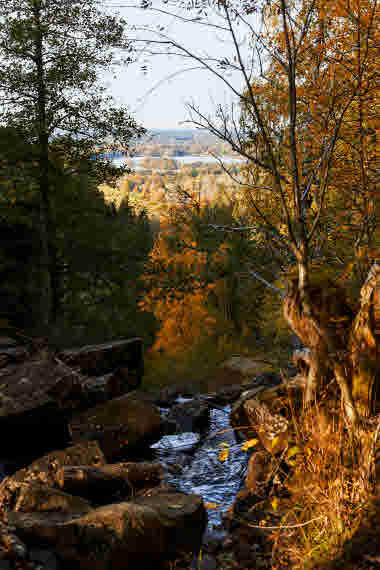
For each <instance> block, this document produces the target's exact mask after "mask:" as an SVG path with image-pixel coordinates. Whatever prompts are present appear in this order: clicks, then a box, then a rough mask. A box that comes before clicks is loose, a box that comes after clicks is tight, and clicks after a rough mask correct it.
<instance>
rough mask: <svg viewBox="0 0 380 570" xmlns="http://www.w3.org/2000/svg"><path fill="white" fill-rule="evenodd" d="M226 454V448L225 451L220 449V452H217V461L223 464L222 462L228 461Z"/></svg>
mask: <svg viewBox="0 0 380 570" xmlns="http://www.w3.org/2000/svg"><path fill="white" fill-rule="evenodd" d="M228 452H229V450H228V448H227V449H222V450H221V451H220V452H219V456H218V457H219V461H220V462H221V463H223V461H226V459H228Z"/></svg>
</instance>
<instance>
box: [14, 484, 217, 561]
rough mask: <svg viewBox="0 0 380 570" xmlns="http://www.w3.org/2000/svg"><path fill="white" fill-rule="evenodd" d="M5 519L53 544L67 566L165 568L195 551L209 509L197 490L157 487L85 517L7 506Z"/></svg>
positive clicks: (26, 537)
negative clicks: (169, 563) (169, 562)
mask: <svg viewBox="0 0 380 570" xmlns="http://www.w3.org/2000/svg"><path fill="white" fill-rule="evenodd" d="M6 519H7V523H9V524H11V525H12V526H13V527H15V528H16V532H17V535H19V536H20V537H21V538H22V539H23V540H25V541H26V542H28V541H30V540H33V541H35V540H37V541H38V542H43V543H45V544H48V545H50V547H51V548H53V549H54V551H55V552H56V553H57V554H58V555H59V557H60V559H61V561H62V562H63V564H64V567H65V568H70V569H72V570H75V569H80V570H111V569H112V570H124V569H125V568H139V569H142V570H143V569H145V570H148V569H149V570H150V569H151V568H158V569H159V568H164V567H167V561H168V560H173V559H175V558H176V557H177V556H178V555H179V554H180V553H183V552H189V553H193V552H197V551H198V550H199V548H200V545H201V540H202V535H203V532H204V529H205V526H206V520H207V514H206V512H205V508H204V505H203V501H202V499H201V497H199V496H198V495H186V494H184V493H179V492H176V491H170V490H167V489H158V490H156V491H154V490H153V491H151V492H150V493H149V494H146V495H144V496H141V497H139V498H137V499H136V500H135V501H133V502H123V503H116V504H112V505H107V506H104V507H100V508H97V509H93V510H91V511H90V512H88V513H87V514H85V515H83V516H81V517H73V516H70V515H68V514H67V513H59V512H50V513H20V512H12V511H9V512H8V513H7V517H6Z"/></svg>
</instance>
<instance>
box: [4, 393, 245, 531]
mask: <svg viewBox="0 0 380 570" xmlns="http://www.w3.org/2000/svg"><path fill="white" fill-rule="evenodd" d="M191 401H192V399H191V398H190V399H188V398H177V400H176V403H184V402H191ZM230 410H231V407H230V406H225V407H220V408H213V407H210V409H209V422H208V427H207V429H206V430H203V431H202V434H199V433H195V432H184V433H177V434H175V435H166V436H163V437H162V438H161V439H160V440H159V441H158V442H157V443H154V444H153V445H151V447H150V450H148V453H147V455H148V456H149V458H151V459H153V460H156V461H160V462H161V463H162V464H163V466H164V470H165V480H166V481H167V482H168V483H170V484H172V485H174V486H175V487H177V488H178V489H179V490H181V491H184V492H186V493H196V494H199V495H201V497H202V498H203V500H204V501H205V503H208V509H207V512H208V525H209V527H208V528H209V530H210V531H211V530H212V531H213V532H215V531H217V529H218V527H220V524H221V522H222V515H223V513H224V512H225V511H227V509H228V508H229V507H230V506H231V505H232V503H233V502H234V499H235V496H236V494H237V492H238V491H239V489H240V488H241V486H242V482H243V480H244V477H245V474H246V470H247V464H248V458H249V454H247V452H244V451H242V450H241V443H236V440H235V437H234V433H233V431H232V429H231V427H230V423H229V412H230ZM160 411H161V414H162V416H164V417H165V416H166V415H167V414H168V413H169V412H170V408H160ZM223 450H228V456H227V458H226V459H225V460H224V461H220V459H219V454H220V452H221V451H223ZM144 455H145V453H144ZM145 457H146V455H145ZM146 458H147V457H146ZM33 459H34V458H30V461H28V460H27V458H26V457H22V458H19V461H17V460H15V459H14V460H13V461H8V460H7V459H5V458H4V459H1V460H0V481H1V480H2V479H3V477H4V476H5V475H9V474H12V473H14V472H15V471H16V470H17V469H19V468H21V467H23V466H25V465H28V464H29V463H30V462H31V461H32V460H33Z"/></svg>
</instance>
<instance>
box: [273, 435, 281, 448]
mask: <svg viewBox="0 0 380 570" xmlns="http://www.w3.org/2000/svg"><path fill="white" fill-rule="evenodd" d="M279 441H280V438H279V437H278V435H276V437H274V438H273V439H272V443H271V447H272V448H273V447H275V446H276V445H277V443H278V442H279Z"/></svg>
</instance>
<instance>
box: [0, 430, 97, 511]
mask: <svg viewBox="0 0 380 570" xmlns="http://www.w3.org/2000/svg"><path fill="white" fill-rule="evenodd" d="M104 463H105V458H104V455H103V452H102V450H101V449H100V447H99V444H98V443H97V442H96V441H87V442H83V443H79V444H77V445H73V446H71V447H68V448H66V449H63V450H59V451H53V452H51V453H48V454H47V455H44V456H43V457H41V458H40V459H37V460H36V461H33V463H31V464H30V465H29V466H28V467H25V468H24V469H20V470H19V471H17V472H16V473H14V475H12V476H10V477H5V479H4V480H3V481H2V482H1V484H0V513H1V512H4V511H5V510H7V509H12V508H14V507H15V506H16V504H17V501H18V499H19V497H20V493H21V492H24V491H23V489H25V487H26V486H28V485H29V484H39V485H44V486H45V487H47V488H49V487H54V486H56V485H57V481H56V474H57V472H58V471H59V470H60V469H61V468H62V467H64V466H75V465H93V466H94V465H104ZM41 493H43V492H42V491H41ZM41 497H42V495H41ZM26 500H27V499H26ZM36 500H37V499H36ZM38 500H42V498H41V499H38ZM44 500H45V499H44Z"/></svg>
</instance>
